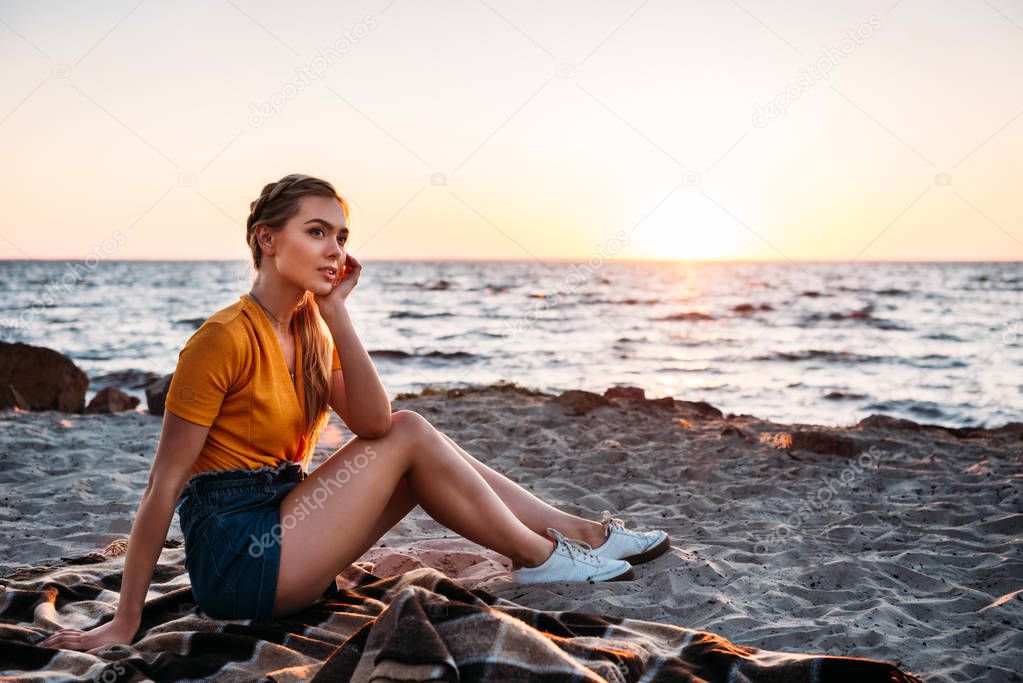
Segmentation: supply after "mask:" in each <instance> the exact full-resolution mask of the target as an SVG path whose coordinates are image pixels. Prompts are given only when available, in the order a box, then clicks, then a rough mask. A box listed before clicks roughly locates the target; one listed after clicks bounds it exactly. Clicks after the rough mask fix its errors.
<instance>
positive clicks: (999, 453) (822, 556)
mask: <svg viewBox="0 0 1023 683" xmlns="http://www.w3.org/2000/svg"><path fill="white" fill-rule="evenodd" d="M393 407H394V409H396V410H397V409H409V410H415V411H418V412H420V413H421V414H423V415H424V416H426V417H427V418H428V419H429V420H430V421H431V422H432V423H433V424H434V425H435V426H436V427H437V428H438V429H440V430H442V431H444V432H445V433H447V434H449V435H450V436H451V437H452V438H454V439H455V440H456V441H457V442H458V443H460V444H461V445H462V446H463V447H464V448H465V449H466V450H468V451H469V452H470V453H472V454H473V455H475V456H476V457H478V458H480V459H481V460H482V461H484V462H487V463H488V464H489V465H491V466H492V467H494V468H495V469H497V470H498V471H501V472H503V473H505V474H507V475H508V476H510V477H512V478H513V479H514V480H516V481H518V482H520V483H521V484H523V485H524V486H526V487H527V488H529V489H530V490H532V491H534V492H535V493H537V494H538V495H540V496H541V497H542V498H544V499H545V500H547V501H549V502H551V503H553V504H556V505H558V506H560V507H562V508H563V509H565V510H568V511H570V512H573V513H575V514H579V515H582V516H587V517H589V518H593V519H597V518H599V514H600V511H601V510H604V509H607V510H610V511H611V512H612V513H613V514H614V515H615V516H618V517H621V518H623V519H624V520H626V522H627V525H628V526H629V527H639V528H663V529H666V530H667V531H668V532H669V533H670V534H671V536H672V540H673V547H672V549H671V551H670V552H669V553H666V554H665V555H663V556H662V557H660V558H658V559H656V560H654V561H653V562H650V563H648V564H645V565H640V566H637V567H636V568H635V569H636V579H635V580H634V581H628V582H615V583H605V584H598V585H592V586H591V585H585V586H581V585H569V584H548V585H540V586H529V587H526V586H516V585H513V584H511V583H510V582H509V580H508V578H507V577H506V576H505V575H504V572H505V571H506V570H507V568H508V566H507V565H506V564H504V563H505V560H504V559H503V558H502V557H500V556H498V555H496V554H495V553H492V552H490V551H488V550H486V549H484V548H481V547H480V546H477V545H475V544H473V543H470V542H468V541H465V540H461V539H459V538H458V537H457V536H455V535H454V534H453V533H452V532H450V531H448V530H446V529H444V528H443V527H441V526H440V525H438V524H437V523H435V522H434V521H433V520H432V519H430V518H429V517H428V516H427V515H426V514H425V513H424V512H423V511H422V509H421V508H416V509H415V510H414V511H413V512H412V514H410V515H409V516H408V517H407V518H406V519H405V520H404V521H402V522H401V523H400V524H398V525H397V526H395V527H394V528H393V529H392V530H391V531H390V532H389V533H388V534H386V535H385V536H384V537H383V538H382V539H381V541H380V543H379V544H378V545H377V546H375V547H374V548H372V549H371V550H370V551H368V552H367V553H366V554H365V555H364V556H363V557H362V558H361V559H360V561H361V562H367V563H370V564H368V565H366V566H367V567H369V566H370V565H372V569H373V571H374V572H375V573H376V574H378V575H381V576H385V575H392V574H397V573H401V572H404V571H407V570H408V569H411V568H415V567H419V566H430V567H434V568H437V569H439V570H441V571H442V572H444V573H446V574H448V575H449V576H452V577H454V578H457V579H459V580H461V581H462V582H463V583H465V584H466V585H469V586H479V587H483V588H485V589H487V590H489V591H492V592H494V593H496V594H498V595H500V596H502V597H505V598H508V599H512V600H515V601H517V602H520V603H521V604H524V605H528V606H530V607H533V608H537V609H577V610H584V611H596V612H600V613H603V614H610V615H616V616H625V617H631V618H638V619H645V620H655V621H662V622H665V623H671V624H676V625H682V626H687V627H692V628H698V629H704V630H708V631H713V632H715V633H718V634H720V635H723V636H725V637H727V638H729V639H731V640H732V641H734V642H735V643H737V644H742V645H750V646H756V647H762V648H767V649H775V650H782V651H793V652H827V653H828V654H834V655H849V656H859V657H869V658H875V659H885V660H889V661H892V662H894V663H897V664H898V665H899V666H901V667H903V668H904V669H906V670H908V671H911V672H913V673H916V674H917V675H921V676H922V677H924V678H925V679H926V680H932V681H965V680H981V679H983V680H993V681H998V680H1018V677H1019V675H1020V670H1021V667H1020V664H1019V659H1018V656H1017V655H1013V654H1012V653H1013V652H1016V653H1018V652H1019V651H1020V649H1021V648H1023V634H1021V631H1020V628H1019V624H1020V623H1021V618H1023V599H1021V595H1023V591H1021V578H1020V577H1021V576H1023V560H1021V558H1020V556H1019V537H1020V534H1021V529H1023V512H1021V510H1020V489H1021V476H1020V461H1021V457H1023V456H1021V449H1020V445H1021V438H1023V428H1021V425H1020V424H1018V423H1015V424H1010V425H1008V426H1006V427H1005V428H1002V429H998V430H979V431H978V430H974V431H969V430H958V431H956V430H949V429H946V428H937V427H933V428H930V427H924V426H921V425H917V424H915V423H911V422H908V421H898V420H893V419H890V418H877V417H875V418H870V419H868V420H865V421H863V422H861V423H860V424H859V425H857V426H848V427H834V428H829V427H820V426H814V425H798V424H792V425H789V424H775V423H771V422H766V421H763V420H760V419H758V418H756V417H753V416H749V415H731V414H729V415H721V414H720V413H719V411H717V410H716V409H715V408H713V407H712V406H709V405H708V404H706V403H689V402H685V401H672V400H670V399H669V400H667V401H665V400H660V401H652V400H626V399H614V400H610V401H609V400H607V399H604V398H602V397H600V396H598V395H596V394H582V393H579V394H576V395H572V392H570V393H569V395H568V396H566V397H565V398H562V399H558V398H556V397H555V396H553V395H550V394H543V393H540V392H535V391H531V390H528V389H522V388H519V387H516V386H514V385H497V386H492V387H488V388H481V389H477V390H454V391H450V392H441V391H437V392H430V391H429V390H427V391H426V392H424V393H423V394H420V395H416V396H400V397H398V398H397V399H396V400H395V401H394V402H393ZM160 424H161V421H160V419H159V418H157V417H154V416H152V415H149V414H148V413H145V412H141V411H129V412H125V413H120V414H115V415H76V414H68V413H59V412H54V411H46V412H39V413H30V412H24V411H4V412H3V413H0V440H2V443H3V446H2V449H0V460H2V462H3V467H2V469H0V477H2V479H0V491H2V501H0V515H2V517H0V520H2V524H0V547H2V548H3V549H4V551H3V553H2V556H0V572H2V573H4V574H7V573H9V572H10V571H12V570H14V569H16V568H18V567H24V566H26V565H40V564H48V563H54V562H56V563H59V562H60V558H61V557H68V556H74V555H80V554H83V553H87V552H90V551H94V550H97V549H101V548H103V547H104V546H106V545H107V544H108V543H110V542H112V541H115V540H117V539H120V538H126V537H127V535H128V532H129V530H130V522H131V516H132V514H133V512H134V509H135V506H136V505H137V503H138V498H139V495H140V493H141V491H142V489H143V488H144V486H145V482H146V477H147V474H148V471H149V465H150V460H151V458H152V456H153V453H154V452H155V448H156V443H157V439H158V435H159V430H160ZM348 438H350V434H349V433H348V432H347V430H346V429H345V428H344V426H343V424H342V423H341V422H340V421H339V420H338V419H337V416H336V415H332V419H331V423H330V425H328V427H327V428H325V429H324V432H323V434H322V438H321V440H320V442H319V444H318V446H317V450H316V454H315V457H314V460H313V464H312V469H313V470H315V467H316V466H317V465H318V464H319V463H320V462H322V461H323V459H325V458H326V457H327V456H328V455H329V454H330V453H331V452H332V451H333V450H334V449H336V448H337V447H338V445H340V444H341V443H344V441H346V440H347V439H348ZM817 451H820V452H817ZM169 537H170V538H172V539H175V538H176V539H180V538H181V532H180V529H179V527H178V521H177V518H176V517H175V520H174V521H173V523H172V527H171V530H170V534H169Z"/></svg>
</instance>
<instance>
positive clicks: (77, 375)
mask: <svg viewBox="0 0 1023 683" xmlns="http://www.w3.org/2000/svg"><path fill="white" fill-rule="evenodd" d="M88 388H89V378H88V376H87V375H86V374H85V373H84V372H82V370H81V368H79V367H78V366H77V365H75V364H74V363H73V362H72V361H71V359H70V358H68V357H67V356H65V355H63V354H61V353H58V352H57V351H54V350H53V349H48V348H45V347H42V346H30V345H29V344H22V343H20V342H18V343H14V344H9V343H7V342H0V409H2V408H13V407H15V406H17V407H18V408H21V409H23V410H61V411H64V412H67V413H80V412H82V410H83V409H84V408H85V391H86V389H88Z"/></svg>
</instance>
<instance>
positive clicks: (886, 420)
mask: <svg viewBox="0 0 1023 683" xmlns="http://www.w3.org/2000/svg"><path fill="white" fill-rule="evenodd" d="M853 428H856V429H906V430H908V431H919V430H920V428H921V426H920V424H918V423H917V422H914V421H913V420H904V419H902V418H901V417H892V416H891V415H879V414H874V415H870V416H869V417H864V418H863V419H861V420H859V421H858V422H856V424H855V425H853Z"/></svg>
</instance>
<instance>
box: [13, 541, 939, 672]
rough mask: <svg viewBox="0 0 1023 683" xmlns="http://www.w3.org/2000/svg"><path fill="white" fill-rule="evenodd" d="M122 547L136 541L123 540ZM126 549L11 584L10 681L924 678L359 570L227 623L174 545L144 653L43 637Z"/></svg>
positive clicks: (103, 605) (151, 600)
mask: <svg viewBox="0 0 1023 683" xmlns="http://www.w3.org/2000/svg"><path fill="white" fill-rule="evenodd" d="M122 544H123V542H122ZM123 550H124V547H123V545H122V546H120V547H119V548H114V549H113V550H112V549H111V548H108V549H107V550H105V551H104V552H103V553H94V554H92V555H87V556H84V557H77V558H64V559H65V561H66V562H68V564H66V565H64V566H59V567H52V566H50V567H33V568H29V569H22V570H19V571H17V572H14V573H12V574H9V575H8V576H7V577H5V578H3V579H0V675H2V676H5V677H6V678H4V680H5V681H6V680H10V681H19V680H33V681H40V680H42V681H47V680H51V681H57V680H60V681H66V680H89V681H93V682H101V683H109V682H113V681H142V680H158V681H160V680H178V679H212V678H215V679H216V680H218V681H219V680H225V681H231V680H246V681H248V680H268V681H296V680H310V679H312V680H317V681H318V680H323V681H327V680H331V681H333V680H352V681H367V682H368V681H434V680H437V681H475V680H495V681H511V680H516V681H676V680H686V681H772V682H773V681H836V680H838V681H890V682H894V681H918V680H919V679H917V678H915V677H914V676H912V675H909V674H906V673H904V672H902V671H900V670H899V669H897V668H896V667H895V666H893V665H891V664H888V663H885V662H880V661H873V660H867V659H855V658H848V657H828V656H821V655H811V654H792V653H781V652H769V651H766V650H760V649H757V648H751V647H742V646H740V645H734V644H732V643H731V642H729V641H727V640H725V639H724V638H721V637H720V636H716V635H714V634H712V633H708V632H705V631H696V630H693V629H688V628H682V627H678V626H671V625H667V624H661V623H656V622H651V621H641V620H636V619H624V618H618V617H609V616H603V615H600V614H591V613H585V612H553V611H541V610H535V609H530V608H528V607H524V606H522V605H519V604H517V603H515V602H512V601H509V600H505V599H503V598H500V597H498V596H495V595H493V594H490V593H488V592H486V591H484V590H482V589H475V590H469V589H467V588H466V587H465V586H463V585H461V584H459V583H458V582H456V581H453V580H451V579H449V578H447V577H446V576H444V575H443V574H441V573H440V572H438V571H437V570H435V569H432V568H429V567H426V568H421V569H415V570H413V571H409V572H407V573H405V574H402V575H399V576H392V577H387V578H381V577H378V576H375V575H373V574H372V573H371V572H369V571H367V568H368V567H369V566H370V565H360V564H356V565H353V566H352V567H349V568H348V569H347V570H345V572H344V573H343V574H341V575H339V577H338V582H339V587H340V590H338V592H337V595H336V596H335V597H333V598H330V599H329V600H321V601H320V602H318V603H316V604H314V605H312V606H310V607H309V608H307V609H306V610H303V611H302V612H300V613H299V614H296V615H294V616H292V617H290V618H286V619H278V620H274V621H269V622H252V621H250V620H247V619H240V620H215V619H211V618H210V617H208V616H206V615H205V614H203V613H202V612H201V611H199V610H198V609H197V608H196V605H195V603H194V600H193V596H192V591H191V588H190V586H189V583H188V574H187V573H186V571H185V568H184V550H183V549H182V548H181V547H180V542H176V541H173V540H171V541H168V542H167V543H166V544H165V548H164V550H163V551H162V553H161V556H160V560H159V563H158V564H157V568H156V571H155V573H154V576H153V582H152V584H151V588H150V593H149V595H148V597H147V601H146V605H145V609H144V611H143V615H142V624H141V627H140V629H139V633H138V634H137V637H136V640H135V641H134V643H133V644H132V645H131V646H130V647H129V646H113V647H111V648H109V649H107V650H104V651H102V655H101V656H94V655H88V654H86V653H84V652H76V651H72V650H53V649H49V648H43V647H37V646H35V645H34V643H37V642H39V641H40V640H42V639H43V638H45V637H46V636H47V635H48V634H49V633H51V632H53V631H55V630H57V629H58V628H81V629H84V628H89V627H92V626H94V625H96V624H98V623H101V622H103V621H105V620H107V619H109V618H110V617H111V616H112V615H113V613H114V610H115V607H116V604H117V589H118V588H119V586H120V582H121V571H122V569H123V557H119V556H118V555H119V554H120V553H123Z"/></svg>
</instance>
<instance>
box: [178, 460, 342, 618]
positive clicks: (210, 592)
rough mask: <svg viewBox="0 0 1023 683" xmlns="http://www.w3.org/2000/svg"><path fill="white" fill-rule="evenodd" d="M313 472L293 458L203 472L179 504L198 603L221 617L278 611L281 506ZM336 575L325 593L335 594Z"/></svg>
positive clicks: (269, 614)
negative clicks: (254, 465)
mask: <svg viewBox="0 0 1023 683" xmlns="http://www.w3.org/2000/svg"><path fill="white" fill-rule="evenodd" d="M306 476H308V475H307V474H306V473H305V472H303V471H302V469H301V467H299V465H298V464H296V463H289V462H286V461H281V463H280V464H278V465H276V466H273V467H271V466H266V467H260V468H258V469H254V470H246V469H231V470H215V471H209V472H200V473H199V474H196V475H195V476H193V477H192V478H191V479H189V480H188V485H187V486H185V489H184V491H183V492H182V494H181V497H180V499H179V500H178V503H177V506H176V507H175V509H176V510H177V512H178V516H179V519H180V521H181V532H182V534H183V535H184V537H185V568H186V569H187V570H188V577H189V579H190V580H191V582H192V593H193V595H194V596H195V601H196V604H197V605H198V606H199V608H200V609H201V610H202V611H203V612H205V613H206V614H207V615H209V616H211V617H214V618H216V619H261V620H269V619H272V618H273V608H274V598H275V596H276V593H277V574H278V570H279V569H280V564H281V535H282V528H281V524H280V506H281V501H283V500H284V496H285V495H287V493H288V492H289V491H291V489H293V488H294V487H295V486H297V485H298V483H299V482H300V481H302V480H303V479H305V478H306ZM336 595H337V590H336V588H335V585H334V583H333V582H332V583H331V584H330V585H329V586H327V587H326V589H325V590H324V592H323V597H328V598H329V597H334V596H336Z"/></svg>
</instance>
